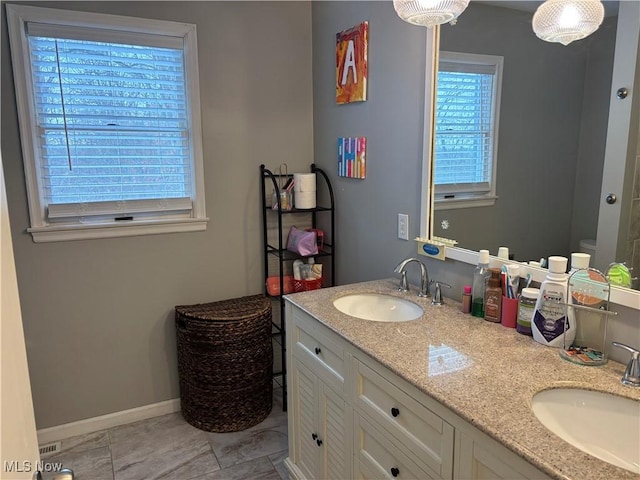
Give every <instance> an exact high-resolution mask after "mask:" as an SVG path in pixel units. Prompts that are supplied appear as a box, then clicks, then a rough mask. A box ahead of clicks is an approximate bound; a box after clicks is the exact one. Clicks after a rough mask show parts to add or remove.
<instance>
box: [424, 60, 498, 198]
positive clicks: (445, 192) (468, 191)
mask: <svg viewBox="0 0 640 480" xmlns="http://www.w3.org/2000/svg"><path fill="white" fill-rule="evenodd" d="M440 62H447V63H456V64H459V65H462V66H464V65H482V66H490V67H491V68H492V69H495V70H494V71H495V73H494V79H495V80H494V82H493V91H492V107H491V116H492V128H491V130H492V139H491V156H490V162H491V165H490V168H489V171H490V173H491V178H490V181H489V187H488V189H487V188H483V189H479V188H478V184H470V188H462V187H460V186H454V185H453V184H448V185H436V183H435V161H436V158H435V137H436V118H437V91H438V90H437V78H438V73H439V72H440ZM503 65H504V57H502V56H497V55H482V54H476V53H460V52H450V51H440V52H439V62H438V72H437V73H436V76H435V77H436V78H435V81H436V87H435V92H436V93H435V95H434V101H435V105H434V170H433V171H434V184H433V188H434V209H435V210H449V209H454V208H469V207H488V206H493V205H495V202H496V199H497V198H498V197H497V195H496V183H497V171H498V134H499V126H500V96H501V92H502V73H503ZM479 190H480V191H479Z"/></svg>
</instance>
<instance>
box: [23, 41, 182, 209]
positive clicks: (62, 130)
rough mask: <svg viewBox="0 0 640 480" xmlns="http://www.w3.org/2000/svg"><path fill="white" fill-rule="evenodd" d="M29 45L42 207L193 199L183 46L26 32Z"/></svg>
mask: <svg viewBox="0 0 640 480" xmlns="http://www.w3.org/2000/svg"><path fill="white" fill-rule="evenodd" d="M29 46H30V54H31V65H32V74H33V88H34V94H35V104H36V119H37V120H36V122H37V127H38V132H39V137H40V149H41V152H40V154H41V158H42V169H41V175H42V185H43V187H44V189H43V190H44V192H43V193H44V196H45V199H46V201H47V204H48V205H49V206H52V205H53V204H66V203H79V202H101V201H122V200H137V199H150V198H154V199H155V198H184V197H190V195H191V171H190V164H191V162H190V155H189V144H188V142H189V135H188V121H187V107H186V103H185V99H186V95H185V83H184V62H183V56H182V50H181V49H169V48H158V47H148V46H139V45H123V44H116V43H104V42H96V41H83V40H69V39H64V38H52V37H39V36H31V35H30V36H29Z"/></svg>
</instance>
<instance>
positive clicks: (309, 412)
mask: <svg viewBox="0 0 640 480" xmlns="http://www.w3.org/2000/svg"><path fill="white" fill-rule="evenodd" d="M292 367H293V368H292V369H290V371H289V378H290V379H291V386H290V388H291V393H292V395H291V399H292V400H293V401H292V402H291V403H292V404H291V405H290V413H291V416H292V417H293V418H291V420H290V426H289V437H290V438H289V444H290V446H291V447H292V449H293V451H290V452H289V455H290V456H291V457H292V459H293V463H294V464H295V465H296V466H297V467H298V468H299V469H300V471H301V472H302V474H303V476H304V477H305V478H307V479H309V480H311V479H314V478H318V477H317V476H316V472H317V471H318V466H319V462H320V454H319V449H318V445H317V443H316V440H317V438H318V430H317V425H318V408H317V405H318V395H319V391H318V377H317V376H316V375H314V373H313V372H312V371H311V370H309V369H308V368H307V367H305V366H304V365H303V364H302V363H301V362H300V361H299V360H296V359H294V361H293V362H292Z"/></svg>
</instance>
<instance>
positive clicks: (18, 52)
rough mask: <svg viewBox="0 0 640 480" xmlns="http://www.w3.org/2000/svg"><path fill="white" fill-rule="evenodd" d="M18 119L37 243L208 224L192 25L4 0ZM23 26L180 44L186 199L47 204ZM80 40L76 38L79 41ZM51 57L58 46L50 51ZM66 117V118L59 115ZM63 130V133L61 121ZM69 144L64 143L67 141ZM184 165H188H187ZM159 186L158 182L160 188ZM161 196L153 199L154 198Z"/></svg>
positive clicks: (71, 34)
mask: <svg viewBox="0 0 640 480" xmlns="http://www.w3.org/2000/svg"><path fill="white" fill-rule="evenodd" d="M6 11H7V21H8V26H9V39H10V46H11V54H12V62H13V70H14V80H15V89H16V100H17V106H18V117H19V124H20V131H21V145H22V152H23V161H24V170H25V177H26V186H27V196H28V200H29V216H30V221H31V227H30V228H29V229H28V231H29V232H30V233H31V234H32V235H33V239H34V241H35V242H50V241H63V240H79V239H88V238H111V237H121V236H133V235H146V234H157V233H173V232H193V231H202V230H205V229H206V225H207V222H208V218H207V216H206V211H205V198H204V180H203V179H204V167H203V152H202V125H201V113H200V87H199V80H198V58H197V41H196V27H195V25H192V24H186V23H179V22H168V21H159V20H149V19H143V18H133V17H123V16H116V15H105V14H97V13H86V12H77V11H67V10H57V9H51V8H41V7H33V6H25V5H15V4H8V5H6ZM29 25H31V31H32V32H36V33H37V34H38V35H45V34H47V35H51V36H53V37H56V38H57V35H56V32H64V33H61V34H60V35H61V36H64V37H65V38H73V39H76V40H78V39H79V40H88V41H92V40H93V41H101V42H109V43H121V44H123V43H128V44H130V45H144V46H149V47H154V46H160V47H162V46H163V45H172V46H175V45H178V48H181V49H182V55H183V65H184V89H185V92H186V99H187V110H186V111H187V118H186V120H185V121H186V122H187V125H188V126H187V134H186V137H187V138H186V140H185V141H186V143H187V144H188V150H189V153H188V156H189V161H188V162H187V163H190V164H189V165H187V170H186V171H187V172H188V173H187V176H186V177H184V178H187V179H188V180H189V189H188V192H187V196H186V197H184V196H182V197H181V196H180V195H176V198H164V197H162V194H160V195H156V194H153V196H152V197H150V198H148V197H140V198H139V199H138V198H137V199H126V200H114V201H111V202H108V201H76V200H74V201H75V202H77V203H64V200H63V201H62V202H61V203H57V204H51V205H48V203H47V198H49V197H50V196H49V194H48V193H45V185H44V183H45V181H44V180H43V178H44V176H43V164H42V157H43V155H44V154H43V153H42V151H43V150H44V149H43V148H42V145H41V143H40V139H39V135H40V134H41V133H42V129H41V128H40V127H39V126H38V125H37V123H36V117H37V113H38V112H37V110H36V104H35V94H34V89H33V79H32V71H31V57H30V51H29ZM47 35H45V36H47ZM78 37H79V38H78ZM56 55H57V50H56ZM65 118H66V117H65ZM64 131H65V132H66V131H67V126H66V119H65V127H64ZM66 142H67V145H68V144H69V140H68V139H67V140H66ZM185 165H186V163H185ZM163 188H164V187H163ZM156 196H157V197H159V198H155V197H156Z"/></svg>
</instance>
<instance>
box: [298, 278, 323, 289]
mask: <svg viewBox="0 0 640 480" xmlns="http://www.w3.org/2000/svg"><path fill="white" fill-rule="evenodd" d="M318 288H322V279H321V278H314V279H313V280H296V279H294V280H293V291H294V292H306V291H309V290H317V289H318Z"/></svg>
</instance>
